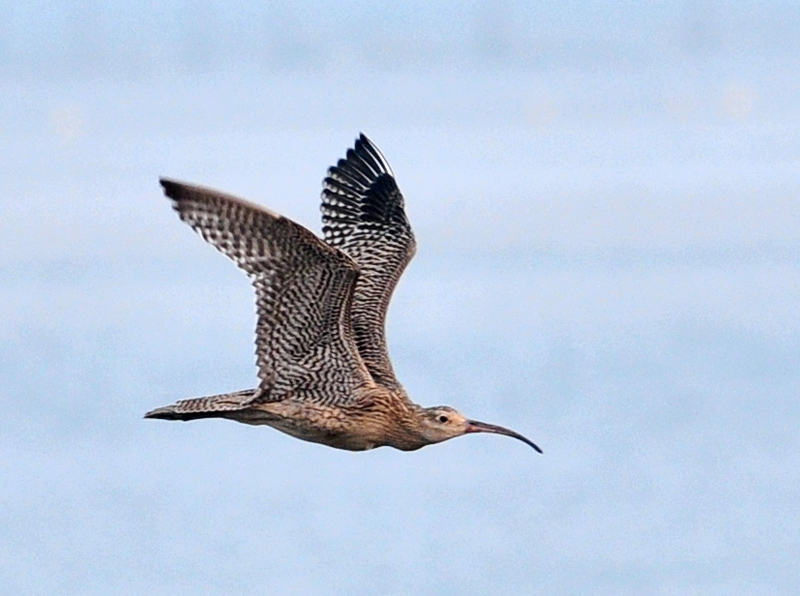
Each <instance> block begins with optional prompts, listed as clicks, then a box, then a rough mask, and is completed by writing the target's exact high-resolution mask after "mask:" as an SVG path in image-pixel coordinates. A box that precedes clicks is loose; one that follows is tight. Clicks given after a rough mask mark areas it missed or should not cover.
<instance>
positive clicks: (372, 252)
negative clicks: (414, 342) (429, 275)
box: [321, 134, 416, 389]
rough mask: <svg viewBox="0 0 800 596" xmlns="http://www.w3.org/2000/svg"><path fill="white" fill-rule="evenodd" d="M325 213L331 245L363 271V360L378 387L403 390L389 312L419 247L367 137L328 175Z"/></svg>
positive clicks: (357, 312) (359, 319)
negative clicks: (390, 343)
mask: <svg viewBox="0 0 800 596" xmlns="http://www.w3.org/2000/svg"><path fill="white" fill-rule="evenodd" d="M321 209H322V232H323V234H324V237H325V241H326V242H327V243H328V244H330V245H331V246H335V247H336V248H338V249H340V250H341V251H342V252H344V253H346V254H347V255H349V256H350V257H352V259H353V260H354V261H355V262H356V263H358V266H359V267H360V269H361V275H360V276H359V278H358V280H357V281H356V288H355V294H354V296H353V306H352V309H351V312H352V319H353V332H354V334H355V341H356V345H357V346H358V351H359V354H361V357H362V358H363V359H364V363H365V364H366V365H367V368H368V369H369V372H370V373H371V374H372V377H373V378H374V379H375V381H376V382H378V383H381V384H382V385H384V386H386V387H389V388H391V389H398V388H400V383H399V382H398V381H397V379H396V377H395V375H394V370H392V363H391V361H390V360H389V354H388V352H387V349H386V338H385V320H386V309H387V308H388V306H389V300H390V299H391V297H392V292H393V291H394V287H395V285H397V280H398V279H400V275H401V274H402V273H403V270H404V269H405V267H406V265H407V264H408V262H409V261H410V260H411V257H413V256H414V252H415V251H416V241H415V240H414V233H413V232H412V231H411V226H410V225H409V223H408V219H407V218H406V214H405V211H404V210H403V195H402V194H401V192H400V189H399V188H398V187H397V183H396V182H395V179H394V174H393V173H392V169H391V168H390V167H389V164H388V163H387V161H386V158H384V157H383V155H382V154H381V152H380V151H379V150H378V148H377V147H375V145H373V144H372V142H371V141H370V140H369V139H368V138H367V137H366V136H364V135H363V134H362V135H361V136H360V137H359V138H358V139H357V140H356V143H355V147H354V148H353V149H350V150H348V151H347V157H346V158H345V159H340V160H339V163H337V164H336V165H335V166H333V167H332V168H330V169H329V170H328V176H327V177H326V178H325V180H324V182H323V190H322V207H321Z"/></svg>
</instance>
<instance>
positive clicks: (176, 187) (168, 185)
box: [158, 178, 186, 201]
mask: <svg viewBox="0 0 800 596" xmlns="http://www.w3.org/2000/svg"><path fill="white" fill-rule="evenodd" d="M158 182H159V183H160V184H161V187H162V188H163V189H164V194H165V195H166V196H168V197H169V198H170V199H172V200H173V201H177V200H179V199H180V198H181V196H182V195H183V192H184V190H185V189H186V185H185V184H181V183H180V182H178V181H176V180H171V179H169V178H159V180H158Z"/></svg>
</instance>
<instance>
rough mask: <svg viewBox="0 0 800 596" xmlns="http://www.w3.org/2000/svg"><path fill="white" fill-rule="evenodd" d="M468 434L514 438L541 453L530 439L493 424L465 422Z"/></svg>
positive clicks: (473, 421) (474, 421) (475, 421)
mask: <svg viewBox="0 0 800 596" xmlns="http://www.w3.org/2000/svg"><path fill="white" fill-rule="evenodd" d="M466 432H468V433H495V434H497V435H505V436H507V437H514V438H515V439H519V440H520V441H522V442H523V443H526V444H528V445H530V446H531V447H533V448H534V449H536V451H538V452H539V453H542V450H541V449H539V446H538V445H537V444H536V443H534V442H533V441H531V440H530V439H526V438H525V437H523V436H522V435H521V434H519V433H515V432H514V431H513V430H509V429H507V428H503V427H502V426H497V425H495V424H487V423H486V422H478V421H477V420H467V430H466Z"/></svg>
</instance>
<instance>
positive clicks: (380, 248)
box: [145, 133, 542, 453]
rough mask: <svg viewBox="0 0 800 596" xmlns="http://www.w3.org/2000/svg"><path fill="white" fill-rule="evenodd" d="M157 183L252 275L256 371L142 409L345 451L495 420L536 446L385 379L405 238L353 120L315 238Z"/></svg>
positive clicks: (268, 216)
mask: <svg viewBox="0 0 800 596" xmlns="http://www.w3.org/2000/svg"><path fill="white" fill-rule="evenodd" d="M160 183H161V186H162V188H163V191H164V194H165V195H166V196H167V197H168V198H169V199H171V201H172V207H173V208H174V209H175V211H177V213H178V215H179V217H180V219H181V220H183V221H184V222H186V223H187V224H189V226H191V227H192V228H193V229H194V231H195V232H197V233H198V234H199V235H200V236H202V237H203V238H204V239H205V240H206V241H207V242H208V243H210V244H211V245H213V246H214V247H215V248H216V249H217V250H219V251H220V252H221V253H222V254H224V255H225V256H226V257H228V258H230V259H231V260H232V261H233V262H234V263H235V264H236V265H238V266H239V267H240V268H241V269H243V270H244V272H245V273H246V274H247V275H248V277H249V278H250V280H251V282H252V285H253V287H254V289H255V294H256V311H257V313H256V314H257V323H256V364H257V368H258V378H259V383H258V386H257V387H255V388H253V389H246V390H243V391H235V392H232V393H225V394H220V395H211V396H207V397H198V398H190V399H183V400H180V401H177V402H176V403H174V404H172V405H168V406H164V407H159V408H156V409H154V410H152V411H150V412H147V413H146V414H145V418H156V419H164V420H183V421H188V420H197V419H202V418H224V419H229V420H234V421H238V422H242V423H245V424H251V425H267V426H270V427H272V428H275V429H277V430H279V431H282V432H284V433H286V434H288V435H290V436H293V437H296V438H298V439H303V440H305V441H310V442H313V443H320V444H323V445H327V446H330V447H335V448H338V449H345V450H349V451H364V450H368V449H373V448H376V447H382V446H388V447H394V448H396V449H399V450H403V451H413V450H416V449H419V448H421V447H424V446H426V445H430V444H434V443H440V442H442V441H446V440H448V439H452V438H454V437H459V436H462V435H466V434H471V433H495V434H500V435H506V436H509V437H513V438H515V439H518V440H520V441H522V442H524V443H526V444H527V445H529V446H530V447H532V448H533V449H535V450H536V451H537V452H539V453H542V450H541V449H540V448H539V447H538V446H537V445H536V444H535V443H533V442H532V441H531V440H530V439H528V438H526V437H524V436H523V435H521V434H519V433H517V432H515V431H513V430H510V429H507V428H504V427H502V426H497V425H494V424H488V423H485V422H479V421H477V420H471V419H468V418H466V417H465V416H464V415H463V414H461V413H460V412H459V411H457V410H456V409H454V408H452V407H449V406H435V407H422V406H420V405H417V404H416V403H414V402H413V401H411V399H410V398H409V397H408V394H407V393H406V390H405V389H404V388H403V386H402V385H401V384H400V382H399V381H398V380H397V377H396V376H395V373H394V369H393V367H392V363H391V360H390V359H389V354H388V351H387V347H386V339H385V319H386V311H387V308H388V306H389V301H390V299H391V296H392V293H393V291H394V288H395V286H396V284H397V282H398V280H399V279H400V276H401V274H402V273H403V271H404V270H405V268H406V265H407V264H408V263H409V261H410V260H411V259H412V257H413V256H414V253H415V252H416V240H415V238H414V233H413V231H412V229H411V225H410V224H409V221H408V218H407V217H406V213H405V200H404V198H403V194H402V193H401V191H400V189H399V187H398V185H397V181H396V179H395V175H394V173H393V172H392V169H391V167H390V166H389V163H388V162H387V160H386V158H385V157H384V156H383V154H382V153H381V152H380V150H379V149H378V148H377V147H376V146H375V144H373V143H372V141H370V140H369V139H368V138H367V137H366V136H365V135H364V134H363V133H362V134H360V135H359V136H358V138H357V139H356V141H355V143H354V146H353V147H352V148H350V149H348V150H347V152H346V156H345V157H344V158H342V159H340V160H339V161H338V162H337V163H336V165H334V166H332V167H330V168H329V169H328V172H327V176H326V177H325V178H324V180H323V190H322V194H321V199H322V203H321V211H322V232H323V238H319V237H318V236H317V235H315V234H314V233H313V232H311V231H310V230H308V229H307V228H305V227H304V226H302V225H300V224H298V223H296V222H294V221H292V220H291V219H288V218H286V217H283V216H281V215H279V214H277V213H274V212H272V211H270V210H268V209H266V208H264V207H261V206H259V205H256V204H254V203H250V202H248V201H246V200H243V199H240V198H238V197H235V196H232V195H228V194H226V193H222V192H219V191H216V190H213V189H210V188H206V187H202V186H195V185H191V184H186V183H183V182H179V181H176V180H173V179H169V178H161V179H160Z"/></svg>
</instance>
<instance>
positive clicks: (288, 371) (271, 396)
mask: <svg viewBox="0 0 800 596" xmlns="http://www.w3.org/2000/svg"><path fill="white" fill-rule="evenodd" d="M161 185H162V186H163V187H164V192H165V194H166V195H167V196H168V197H169V198H171V199H172V201H173V207H174V208H175V210H176V211H177V212H178V214H179V215H180V218H181V219H182V220H183V221H185V222H186V223H188V224H189V225H190V226H191V227H192V228H193V229H194V230H195V231H196V232H198V233H199V234H200V235H201V236H202V237H203V238H204V239H205V240H206V241H207V242H209V243H210V244H212V245H213V246H214V247H215V248H217V249H218V250H219V251H220V252H222V253H223V254H224V255H225V256H227V257H229V258H230V259H231V260H233V261H234V262H235V263H236V264H237V265H238V266H239V267H240V268H242V269H243V270H244V271H245V272H246V273H247V275H248V276H249V277H250V279H251V281H252V283H253V286H254V288H255V291H256V303H257V314H258V322H257V326H256V355H257V358H256V360H257V365H258V375H259V378H260V379H261V384H260V387H259V390H258V391H257V392H256V394H255V395H254V398H253V400H254V401H279V400H282V399H285V398H286V397H288V396H293V397H295V398H299V399H306V400H310V401H314V402H317V403H322V404H336V403H346V402H347V401H349V400H350V399H351V397H352V395H353V391H354V389H355V388H356V387H357V386H359V385H362V384H365V383H371V382H372V380H371V378H370V375H369V372H368V371H367V369H366V368H365V365H364V362H363V360H362V359H361V357H360V356H359V354H358V349H357V348H356V345H355V343H354V337H353V331H352V325H351V322H350V307H351V302H352V298H353V291H354V288H355V284H356V280H357V279H358V275H359V274H358V266H357V265H356V264H355V263H354V262H353V260H352V259H351V258H350V257H348V256H347V255H345V254H343V253H342V252H341V251H339V250H337V249H335V248H332V247H331V246H329V245H327V244H325V243H324V242H323V241H322V240H320V239H319V238H317V236H315V235H314V234H313V233H312V232H310V231H309V230H307V229H306V228H304V227H303V226H301V225H299V224H297V223H295V222H293V221H291V220H289V219H286V218H285V217H282V216H280V215H277V214H275V213H272V212H271V211H268V210H266V209H264V208H262V207H259V206H257V205H254V204H251V203H247V202H245V201H243V200H241V199H238V198H236V197H232V196H229V195H226V194H223V193H220V192H217V191H214V190H211V189H207V188H202V187H198V186H190V185H186V184H182V183H179V182H175V181H172V180H165V179H162V180H161Z"/></svg>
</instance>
